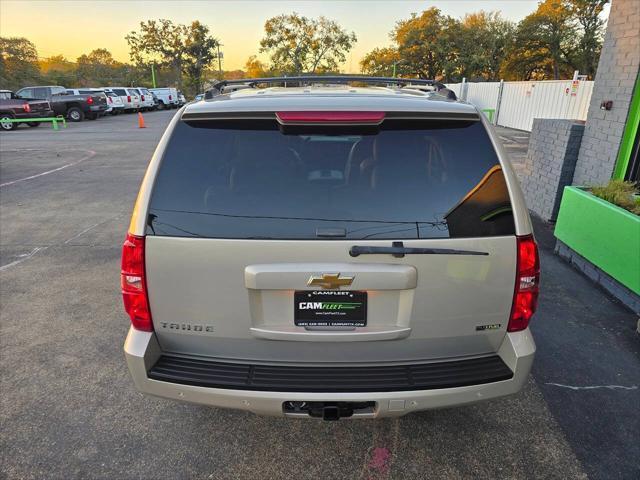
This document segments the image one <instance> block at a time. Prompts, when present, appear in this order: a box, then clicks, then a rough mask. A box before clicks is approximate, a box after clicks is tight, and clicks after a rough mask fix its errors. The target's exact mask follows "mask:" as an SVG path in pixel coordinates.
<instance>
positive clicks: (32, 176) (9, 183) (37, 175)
mask: <svg viewBox="0 0 640 480" xmlns="http://www.w3.org/2000/svg"><path fill="white" fill-rule="evenodd" d="M86 152H89V155H87V156H86V157H82V158H81V159H80V160H78V161H77V162H71V163H67V164H66V165H63V166H61V167H58V168H54V169H53V170H47V171H46V172H42V173H38V174H36V175H31V176H29V177H24V178H19V179H18V180H13V181H11V182H6V183H0V187H8V186H9V185H13V184H15V183H20V182H24V181H26V180H33V179H34V178H38V177H43V176H45V175H49V174H50V173H55V172H59V171H60V170H64V169H65V168H69V167H73V166H74V165H78V164H79V163H81V162H84V161H85V160H89V159H90V158H92V157H93V156H95V154H96V152H94V151H93V150H86Z"/></svg>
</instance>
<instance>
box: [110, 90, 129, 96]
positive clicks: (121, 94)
mask: <svg viewBox="0 0 640 480" xmlns="http://www.w3.org/2000/svg"><path fill="white" fill-rule="evenodd" d="M113 92H114V93H116V94H118V95H119V96H121V97H126V96H127V92H126V91H125V90H124V88H114V89H113Z"/></svg>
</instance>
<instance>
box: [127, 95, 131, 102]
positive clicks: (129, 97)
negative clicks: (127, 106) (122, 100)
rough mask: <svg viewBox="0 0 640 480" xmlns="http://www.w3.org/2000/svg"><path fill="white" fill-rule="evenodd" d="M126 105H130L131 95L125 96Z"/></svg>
mask: <svg viewBox="0 0 640 480" xmlns="http://www.w3.org/2000/svg"><path fill="white" fill-rule="evenodd" d="M127 103H131V95H127Z"/></svg>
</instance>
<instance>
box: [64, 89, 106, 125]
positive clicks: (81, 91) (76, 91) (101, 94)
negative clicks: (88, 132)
mask: <svg viewBox="0 0 640 480" xmlns="http://www.w3.org/2000/svg"><path fill="white" fill-rule="evenodd" d="M67 94H68V95H93V96H98V97H101V98H103V97H104V101H105V104H106V106H107V108H106V109H105V110H103V111H102V112H100V113H99V114H98V115H97V116H96V115H87V118H88V119H89V120H95V119H96V118H98V117H99V116H101V115H105V114H107V113H110V106H109V98H108V97H107V94H106V93H105V91H104V89H100V88H67Z"/></svg>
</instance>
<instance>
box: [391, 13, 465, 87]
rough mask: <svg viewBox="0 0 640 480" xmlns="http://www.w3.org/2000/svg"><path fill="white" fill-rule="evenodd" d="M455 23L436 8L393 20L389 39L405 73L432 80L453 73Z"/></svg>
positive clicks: (446, 76)
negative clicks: (395, 45)
mask: <svg viewBox="0 0 640 480" xmlns="http://www.w3.org/2000/svg"><path fill="white" fill-rule="evenodd" d="M455 23H456V20H455V19H453V18H451V17H449V16H444V15H442V14H441V13H440V10H438V9H437V8H436V7H431V8H429V9H427V10H425V11H424V12H422V13H421V14H420V15H419V16H418V15H416V14H412V15H411V18H409V19H407V20H401V21H399V22H397V23H396V27H395V29H394V31H393V32H392V33H391V38H392V39H393V40H394V41H395V42H396V44H397V46H398V55H399V56H400V58H401V60H402V63H403V65H404V70H405V71H406V73H409V74H411V75H416V76H419V77H422V78H431V79H436V78H439V77H443V78H444V79H447V78H448V77H450V75H451V74H452V73H454V71H455V59H456V52H455V49H454V48H453V46H454V45H455V43H454V40H455V35H453V33H454V32H453V27H454V26H455Z"/></svg>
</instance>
